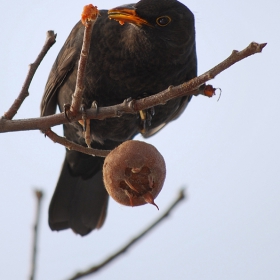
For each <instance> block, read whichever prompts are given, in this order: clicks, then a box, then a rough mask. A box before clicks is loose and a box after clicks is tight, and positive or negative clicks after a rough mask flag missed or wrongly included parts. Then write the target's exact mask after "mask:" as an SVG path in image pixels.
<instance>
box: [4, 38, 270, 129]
mask: <svg viewBox="0 0 280 280" xmlns="http://www.w3.org/2000/svg"><path fill="white" fill-rule="evenodd" d="M265 46H266V44H258V43H254V42H253V43H251V44H250V45H249V46H248V47H247V48H245V49H244V50H242V51H240V52H239V51H233V52H232V54H231V55H230V56H229V57H228V58H227V59H225V60H224V61H222V62H221V63H220V64H218V65H217V66H215V67H213V68H212V69H210V70H209V71H207V72H205V73H204V74H202V75H200V76H198V77H196V78H194V79H192V80H190V81H189V82H187V83H183V84H181V85H179V86H175V87H169V88H168V89H166V90H164V91H162V92H159V93H157V94H155V95H152V96H149V97H145V98H142V99H139V100H125V101H124V102H123V103H122V104H117V105H114V106H108V107H100V108H91V109H88V110H86V116H87V118H89V119H100V120H102V119H105V118H113V117H120V116H121V115H122V114H135V113H137V112H138V111H139V110H145V109H148V108H151V107H153V106H156V105H158V104H164V103H166V102H167V101H168V100H170V99H172V98H176V97H180V96H184V95H199V94H201V95H205V94H204V87H203V86H202V85H204V83H205V82H207V81H209V80H211V79H213V78H214V77H216V76H217V75H218V74H220V73H221V72H223V71H224V70H226V69H227V68H229V67H230V66H232V65H233V64H235V63H236V62H238V61H240V60H242V59H245V58H246V57H249V56H251V55H253V54H256V53H259V52H261V51H262V49H263V48H264V47H265ZM81 119H82V112H78V114H77V115H76V117H75V118H74V119H73V120H72V121H78V120H81ZM67 122H68V120H67V119H66V118H65V116H64V114H63V113H60V114H55V115H52V116H47V117H41V118H31V119H19V120H8V119H0V133H3V132H12V131H26V130H37V129H39V130H42V131H46V130H47V129H48V128H49V127H53V126H56V125H60V124H64V123H67Z"/></svg>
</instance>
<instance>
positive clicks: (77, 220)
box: [49, 160, 108, 236]
mask: <svg viewBox="0 0 280 280" xmlns="http://www.w3.org/2000/svg"><path fill="white" fill-rule="evenodd" d="M101 167H102V165H101ZM107 205H108V193H107V191H106V190H105V187H104V184H103V175H102V168H100V170H98V171H97V173H95V175H93V176H92V177H91V178H88V179H83V178H82V177H80V176H73V174H72V173H71V171H70V168H69V165H68V163H67V161H66V160H65V161H64V163H63V166H62V170H61V174H60V177H59V180H58V183H57V186H56V189H55V192H54V194H53V197H52V200H51V204H50V207H49V225H50V228H51V229H52V230H57V231H59V230H63V229H68V228H71V229H72V230H73V231H74V232H76V233H78V234H80V235H82V236H84V235H86V234H88V233H90V232H91V231H92V230H93V229H95V228H100V227H101V226H102V225H103V223H104V221H105V218H106V213H107Z"/></svg>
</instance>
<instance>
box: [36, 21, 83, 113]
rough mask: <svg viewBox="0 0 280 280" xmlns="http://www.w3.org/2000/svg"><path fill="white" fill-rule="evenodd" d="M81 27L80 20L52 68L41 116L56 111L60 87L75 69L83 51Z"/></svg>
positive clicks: (42, 103)
mask: <svg viewBox="0 0 280 280" xmlns="http://www.w3.org/2000/svg"><path fill="white" fill-rule="evenodd" d="M81 27H82V24H81V22H78V23H77V24H76V26H75V27H74V28H73V30H72V31H71V33H70V35H69V37H68V38H67V40H66V42H65V44H64V46H63V47H62V49H61V51H60V52H59V54H58V56H57V59H56V61H55V63H54V65H53V67H52V69H51V72H50V75H49V78H48V81H47V84H46V87H45V92H44V95H43V98H42V102H41V116H48V115H52V114H54V113H55V111H56V106H57V93H58V89H59V87H60V86H61V85H62V83H63V81H64V80H65V78H66V77H67V75H68V74H69V73H70V72H71V71H72V70H73V68H74V66H75V64H76V62H77V56H78V55H79V54H80V51H81V47H82V40H78V38H79V36H80V33H81V31H82V32H83V28H81Z"/></svg>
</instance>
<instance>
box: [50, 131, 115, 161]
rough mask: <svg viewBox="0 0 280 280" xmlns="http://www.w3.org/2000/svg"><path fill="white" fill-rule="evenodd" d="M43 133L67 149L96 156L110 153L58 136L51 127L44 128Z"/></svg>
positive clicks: (104, 155)
mask: <svg viewBox="0 0 280 280" xmlns="http://www.w3.org/2000/svg"><path fill="white" fill-rule="evenodd" d="M45 134H46V136H48V137H49V138H50V139H51V140H53V142H55V143H59V144H61V145H63V146H65V147H66V148H67V149H68V150H75V151H78V152H81V153H84V154H87V155H91V156H98V157H106V156H107V155H108V154H109V153H110V150H98V149H93V148H87V147H84V146H81V145H79V144H76V143H74V142H72V141H69V140H67V139H66V138H65V137H61V136H58V135H57V134H56V133H54V132H53V131H52V130H51V129H48V130H46V131H45Z"/></svg>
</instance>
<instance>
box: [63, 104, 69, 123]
mask: <svg viewBox="0 0 280 280" xmlns="http://www.w3.org/2000/svg"><path fill="white" fill-rule="evenodd" d="M63 107H64V111H63V112H64V117H65V118H66V119H67V120H68V121H69V122H71V120H70V118H69V116H68V112H69V110H70V107H71V104H69V103H67V104H64V105H63Z"/></svg>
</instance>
